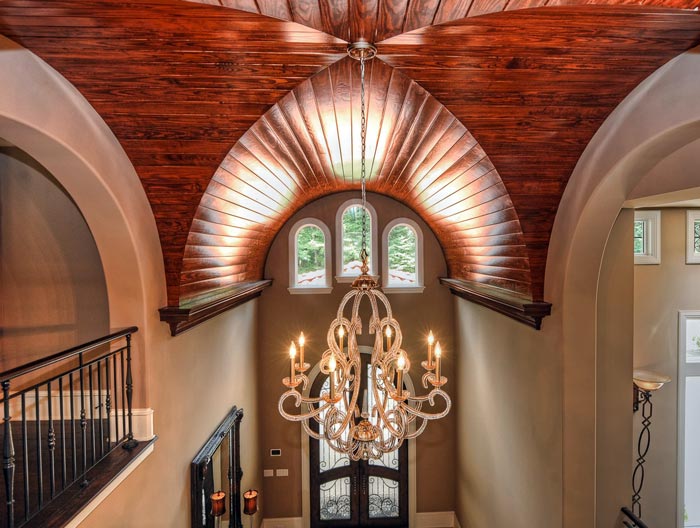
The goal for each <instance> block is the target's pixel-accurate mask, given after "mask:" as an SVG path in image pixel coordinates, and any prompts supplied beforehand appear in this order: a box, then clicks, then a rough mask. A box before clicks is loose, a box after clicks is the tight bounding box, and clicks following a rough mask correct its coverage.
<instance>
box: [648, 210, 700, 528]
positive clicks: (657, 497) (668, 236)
mask: <svg viewBox="0 0 700 528" xmlns="http://www.w3.org/2000/svg"><path fill="white" fill-rule="evenodd" d="M685 229H686V213H685V210H684V209H663V210H662V211H661V264H659V265H649V266H635V267H634V286H635V288H634V309H635V313H634V365H635V367H638V368H649V369H652V370H656V371H659V372H661V373H663V374H666V375H668V376H671V377H672V378H673V381H672V382H671V383H670V384H668V385H667V386H665V387H663V388H662V389H661V390H659V391H658V392H656V393H654V395H653V402H654V416H653V419H652V426H651V435H652V439H651V448H650V450H649V454H648V456H647V457H646V460H647V462H646V463H645V465H644V467H645V470H646V477H645V479H644V489H643V491H642V505H643V515H644V520H645V521H646V522H648V523H649V525H650V526H669V527H671V526H676V505H677V499H676V484H677V436H678V434H677V431H678V421H677V416H676V413H677V407H678V405H677V404H678V380H677V376H678V311H679V310H700V298H698V291H700V267H699V266H698V265H690V264H686V263H685ZM640 420H641V417H640V416H639V415H635V419H634V425H635V431H634V432H635V435H634V439H635V441H636V438H637V435H638V434H639V428H640ZM635 454H636V451H635Z"/></svg>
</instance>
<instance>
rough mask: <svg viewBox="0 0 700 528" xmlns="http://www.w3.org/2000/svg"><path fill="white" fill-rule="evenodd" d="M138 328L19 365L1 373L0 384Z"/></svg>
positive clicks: (123, 330) (126, 329)
mask: <svg viewBox="0 0 700 528" xmlns="http://www.w3.org/2000/svg"><path fill="white" fill-rule="evenodd" d="M138 330H139V329H138V328H137V327H135V326H130V327H129V328H123V329H121V330H117V331H116V332H113V333H111V334H109V335H106V336H104V337H98V338H97V339H94V340H92V341H88V342H87V343H84V344H82V345H77V346H74V347H72V348H69V349H67V350H64V351H62V352H57V353H55V354H52V355H50V356H47V357H45V358H40V359H36V360H34V361H30V362H29V363H26V364H24V365H20V366H18V367H15V368H12V369H10V370H6V371H5V372H3V373H0V383H4V382H6V381H12V380H13V379H15V378H18V377H20V376H24V375H25V374H29V373H30V372H34V371H36V370H39V369H41V368H44V367H48V366H49V365H53V364H55V363H59V362H61V361H65V360H66V359H70V358H72V357H75V356H78V355H80V354H82V353H85V352H89V351H90V350H94V349H96V348H98V347H100V346H102V345H106V344H108V343H110V342H111V341H114V340H115V339H119V338H120V337H126V336H127V335H130V334H134V333H136V332H138Z"/></svg>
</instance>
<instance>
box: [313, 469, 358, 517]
mask: <svg viewBox="0 0 700 528" xmlns="http://www.w3.org/2000/svg"><path fill="white" fill-rule="evenodd" d="M320 488H321V489H320V491H321V494H320V495H321V497H320V498H321V505H320V506H321V508H320V514H321V520H322V521H332V520H334V519H350V513H351V510H350V508H351V504H350V477H345V478H340V479H337V480H331V481H330V482H326V483H324V484H321V486H320Z"/></svg>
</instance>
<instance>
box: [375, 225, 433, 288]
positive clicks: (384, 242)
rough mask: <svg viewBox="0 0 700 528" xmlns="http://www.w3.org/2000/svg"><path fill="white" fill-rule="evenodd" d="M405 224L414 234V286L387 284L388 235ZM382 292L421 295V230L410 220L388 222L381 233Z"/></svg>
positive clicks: (422, 284) (422, 285)
mask: <svg viewBox="0 0 700 528" xmlns="http://www.w3.org/2000/svg"><path fill="white" fill-rule="evenodd" d="M400 224H406V225H408V226H410V227H411V228H412V229H413V231H414V232H415V233H416V253H417V254H416V285H415V286H401V285H398V284H389V233H390V232H391V230H392V229H394V228H395V227H396V226H397V225H400ZM382 271H383V279H382V291H383V292H384V293H423V290H425V285H424V283H423V230H422V229H421V228H420V227H419V226H418V224H417V223H416V222H414V221H413V220H411V219H410V218H396V219H394V220H392V221H391V222H389V223H388V224H387V225H386V227H385V228H384V231H383V233H382Z"/></svg>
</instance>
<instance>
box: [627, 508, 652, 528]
mask: <svg viewBox="0 0 700 528" xmlns="http://www.w3.org/2000/svg"><path fill="white" fill-rule="evenodd" d="M620 511H621V512H622V513H624V514H625V516H626V517H627V518H628V519H629V520H630V521H632V522H633V523H634V524H629V523H627V521H622V522H623V523H624V524H625V526H628V527H629V528H649V526H647V524H646V523H645V522H644V521H642V520H641V519H640V518H639V517H637V516H636V515H635V514H634V512H633V511H632V510H630V509H629V508H628V507H627V506H623V507H622V508H620Z"/></svg>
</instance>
